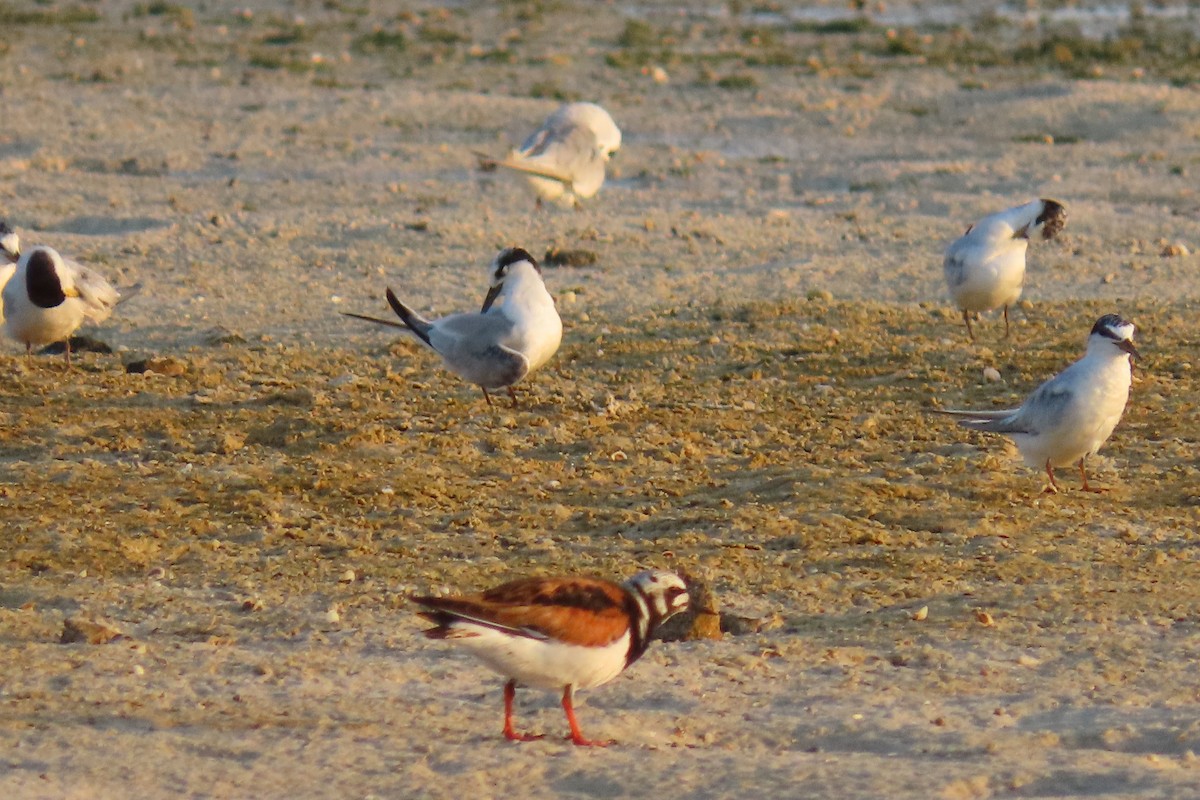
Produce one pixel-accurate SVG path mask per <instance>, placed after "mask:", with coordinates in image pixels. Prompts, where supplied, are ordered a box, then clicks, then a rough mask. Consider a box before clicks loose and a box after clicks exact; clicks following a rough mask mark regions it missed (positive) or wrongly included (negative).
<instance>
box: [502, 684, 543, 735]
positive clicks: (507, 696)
mask: <svg viewBox="0 0 1200 800" xmlns="http://www.w3.org/2000/svg"><path fill="white" fill-rule="evenodd" d="M516 696H517V682H516V681H509V682H508V683H506V684H504V738H505V739H508V740H509V741H512V742H536V741H537V740H538V739H541V738H542V737H541V735H540V734H536V733H517V732H516V731H515V730H513V698H515V697H516Z"/></svg>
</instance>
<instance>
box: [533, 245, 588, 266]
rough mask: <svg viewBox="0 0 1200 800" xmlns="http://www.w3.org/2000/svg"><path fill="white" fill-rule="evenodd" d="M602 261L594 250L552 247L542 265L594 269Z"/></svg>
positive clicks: (544, 257) (543, 258) (543, 257)
mask: <svg viewBox="0 0 1200 800" xmlns="http://www.w3.org/2000/svg"><path fill="white" fill-rule="evenodd" d="M599 261H600V256H599V255H597V254H596V253H595V252H594V251H592V250H581V249H575V250H570V249H566V248H558V247H551V248H550V249H549V250H547V251H546V255H544V256H542V264H543V265H544V266H547V267H594V266H595V265H596V264H597V263H599Z"/></svg>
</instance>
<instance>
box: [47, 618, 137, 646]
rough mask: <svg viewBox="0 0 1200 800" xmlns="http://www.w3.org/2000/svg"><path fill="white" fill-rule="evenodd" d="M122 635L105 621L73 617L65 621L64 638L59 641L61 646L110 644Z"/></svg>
mask: <svg viewBox="0 0 1200 800" xmlns="http://www.w3.org/2000/svg"><path fill="white" fill-rule="evenodd" d="M122 635H123V634H122V633H121V631H119V630H117V629H116V628H115V627H113V626H112V625H110V624H109V623H107V622H105V621H103V620H92V619H84V618H83V617H73V618H69V619H64V620H63V630H62V636H61V637H60V638H59V640H58V641H59V642H60V643H61V644H75V643H77V642H86V643H87V644H108V643H109V642H111V641H112V640H114V639H117V638H120V637H121V636H122Z"/></svg>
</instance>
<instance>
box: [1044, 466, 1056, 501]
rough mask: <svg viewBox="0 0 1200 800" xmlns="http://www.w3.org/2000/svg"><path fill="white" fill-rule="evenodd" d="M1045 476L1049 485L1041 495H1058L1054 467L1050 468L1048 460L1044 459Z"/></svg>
mask: <svg viewBox="0 0 1200 800" xmlns="http://www.w3.org/2000/svg"><path fill="white" fill-rule="evenodd" d="M1046 475H1047V476H1048V477H1049V478H1050V485H1049V486H1047V487H1046V489H1045V490H1044V491H1043V494H1058V481H1056V480H1054V467H1052V466H1050V459H1048V458H1047V459H1046Z"/></svg>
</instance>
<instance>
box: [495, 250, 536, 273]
mask: <svg viewBox="0 0 1200 800" xmlns="http://www.w3.org/2000/svg"><path fill="white" fill-rule="evenodd" d="M518 261H528V262H529V263H530V264H533V265H534V266H537V262H536V261H534V260H533V256H531V255H529V253H527V252H526V251H525V250H522V249H521V248H520V247H510V248H508V249H507V250H505V251H504V255H502V256H500V261H499V262H498V263H497V264H496V267H497V269H503V268H504V267H508V266H511V265H513V264H516V263H517V262H518Z"/></svg>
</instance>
